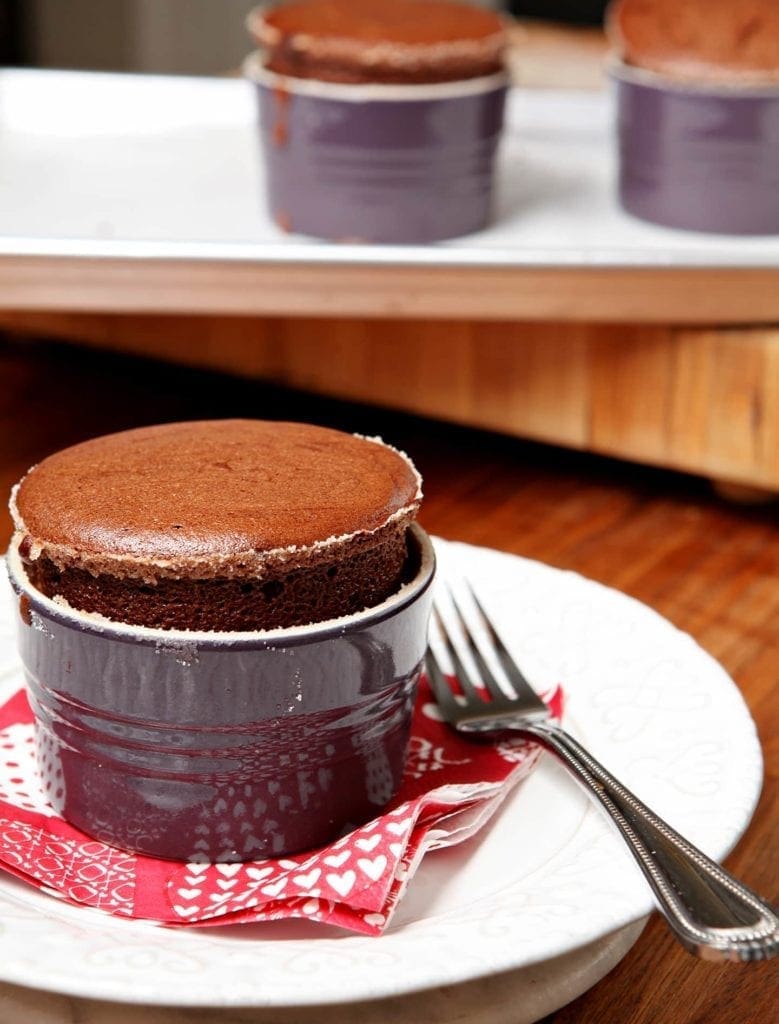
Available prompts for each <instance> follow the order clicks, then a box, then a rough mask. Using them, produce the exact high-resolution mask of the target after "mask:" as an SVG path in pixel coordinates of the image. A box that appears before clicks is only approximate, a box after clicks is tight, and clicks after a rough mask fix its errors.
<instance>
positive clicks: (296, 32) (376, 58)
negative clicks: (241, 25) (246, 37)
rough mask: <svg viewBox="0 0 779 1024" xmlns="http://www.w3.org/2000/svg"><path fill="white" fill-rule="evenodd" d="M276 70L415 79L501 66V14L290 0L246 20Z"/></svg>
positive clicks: (449, 5)
mask: <svg viewBox="0 0 779 1024" xmlns="http://www.w3.org/2000/svg"><path fill="white" fill-rule="evenodd" d="M249 27H250V30H251V31H252V33H253V35H254V36H255V38H256V39H257V41H258V42H259V43H260V45H261V46H262V47H263V48H264V49H265V51H266V66H267V67H268V68H269V69H270V70H271V71H275V72H277V73H278V74H281V75H291V76H293V77H296V78H315V79H319V80H320V81H326V82H344V83H369V82H377V83H395V84H419V83H434V82H446V81H456V80H459V79H467V78H478V77H480V76H482V75H489V74H493V73H495V72H498V71H500V70H501V69H502V66H503V64H502V61H503V50H504V48H505V46H506V28H505V24H504V22H503V20H502V19H501V18H500V17H499V16H498V15H496V14H495V13H494V12H492V11H487V10H484V9H483V8H479V7H475V6H471V5H469V4H467V3H458V2H455V0H392V2H387V0H359V2H355V0H297V2H293V3H287V4H283V5H279V6H277V7H271V8H269V9H268V8H258V9H257V10H256V11H254V12H253V13H252V14H251V15H250V18H249Z"/></svg>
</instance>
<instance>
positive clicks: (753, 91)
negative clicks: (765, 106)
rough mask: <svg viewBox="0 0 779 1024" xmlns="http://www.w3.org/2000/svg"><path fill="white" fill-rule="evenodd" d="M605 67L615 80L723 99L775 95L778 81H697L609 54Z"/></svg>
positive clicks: (689, 94) (778, 88) (778, 85)
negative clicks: (671, 75)
mask: <svg viewBox="0 0 779 1024" xmlns="http://www.w3.org/2000/svg"><path fill="white" fill-rule="evenodd" d="M605 70H606V73H607V75H608V76H609V77H610V78H611V79H612V80H613V81H615V82H624V83H626V84H627V85H642V86H645V87H649V88H653V89H658V90H661V91H663V92H676V93H683V94H685V95H688V96H701V97H707V96H710V97H722V98H723V99H778V100H779V82H778V83H777V84H776V85H771V84H770V83H768V82H766V83H764V84H758V83H756V82H747V83H744V84H739V83H737V82H696V81H692V80H686V79H682V78H671V77H670V76H669V75H663V74H661V73H660V72H658V71H651V70H650V69H649V68H642V67H639V66H638V65H637V64H628V63H626V62H625V61H624V60H622V59H621V58H620V57H617V56H616V55H612V56H610V57H608V58H607V59H606V63H605Z"/></svg>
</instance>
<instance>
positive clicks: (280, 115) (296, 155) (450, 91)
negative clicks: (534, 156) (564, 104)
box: [245, 54, 507, 244]
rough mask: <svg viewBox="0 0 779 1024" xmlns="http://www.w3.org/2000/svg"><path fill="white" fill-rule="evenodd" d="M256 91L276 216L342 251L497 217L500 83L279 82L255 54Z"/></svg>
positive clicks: (494, 79) (286, 226)
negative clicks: (340, 244) (339, 244)
mask: <svg viewBox="0 0 779 1024" xmlns="http://www.w3.org/2000/svg"><path fill="white" fill-rule="evenodd" d="M245 71H246V74H247V77H249V78H250V79H251V81H252V82H253V83H254V85H255V88H256V93H257V101H258V107H259V131H260V139H261V145H262V153H263V158H264V163H265V179H266V190H267V202H268V207H269V211H270V215H271V217H272V218H273V219H274V221H275V222H276V224H278V225H279V227H281V228H282V229H283V230H285V231H290V232H295V233H301V234H306V235H313V236H315V237H317V238H324V239H329V240H331V241H344V242H384V243H403V244H413V243H425V242H433V241H437V240H439V239H444V238H452V237H455V236H458V235H466V234H470V233H471V232H474V231H478V230H479V229H481V228H483V227H484V226H485V225H486V224H487V223H489V221H490V218H491V214H492V194H493V177H494V174H493V171H494V162H495V153H496V150H497V146H498V142H499V139H500V134H501V131H502V127H503V111H504V104H505V97H506V92H507V78H506V76H505V75H503V74H496V75H492V76H489V77H486V78H479V79H468V80H463V81H461V82H445V83H441V84H437V85H398V86H395V85H337V84H332V83H327V82H318V81H312V80H310V79H293V78H290V77H282V76H280V75H276V74H273V73H272V72H270V71H268V70H266V69H265V68H264V67H263V65H262V59H261V55H260V54H253V55H252V56H251V57H250V58H249V59H248V60H247V62H246V64H245Z"/></svg>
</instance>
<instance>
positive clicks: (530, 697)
mask: <svg viewBox="0 0 779 1024" xmlns="http://www.w3.org/2000/svg"><path fill="white" fill-rule="evenodd" d="M470 593H471V597H472V599H473V604H474V606H475V608H474V612H472V613H470V614H467V613H466V611H465V609H464V607H463V605H462V604H460V603H458V601H457V599H456V598H455V596H454V594H452V593H451V592H450V598H451V606H452V611H453V613H454V616H455V620H454V621H455V624H456V625H457V626H458V627H459V630H460V632H461V638H462V642H463V644H464V646H463V650H464V651H467V652H468V653H469V654H470V657H471V659H472V661H473V665H474V666H475V668H476V670H477V673H478V677H480V681H481V686H480V685H479V679H474V677H473V674H472V673H469V671H468V670H467V669H466V666H465V665H464V663H463V660H462V658H461V657H460V655H459V653H458V651H457V648H456V646H455V644H454V643H453V642H452V636H451V633H450V631H447V629H446V627H445V625H444V615H443V614H442V613H441V610H440V606H437V607H436V609H435V611H434V626H435V625H436V623H437V634H438V637H439V639H440V641H441V646H442V653H443V652H444V651H445V654H446V656H447V657H448V659H449V662H450V666H449V669H450V671H451V672H453V673H454V676H455V677H456V679H457V682H458V683H459V686H460V689H461V690H462V693H461V694H456V693H455V692H453V689H452V686H451V685H450V682H449V681H448V679H447V666H446V665H445V664H444V663H443V662H442V660H441V659H440V657H439V655H437V654H436V652H435V651H434V645H433V644H431V645H430V646H429V647H428V651H427V656H426V668H427V675H428V679H429V681H430V685H431V687H432V690H433V693H434V695H435V698H436V701H437V703H438V707H439V710H440V711H441V714H442V715H443V717H444V719H445V720H446V721H447V722H448V723H449V725H451V726H453V727H454V728H455V729H456V730H457V731H458V732H461V733H465V734H470V735H472V736H474V734H478V735H479V736H481V737H484V736H485V734H486V735H487V737H489V735H490V734H498V733H500V732H503V733H505V732H506V730H510V731H511V732H516V733H521V734H523V735H525V736H527V737H529V738H530V739H533V740H536V741H537V742H538V743H540V744H542V745H543V746H544V747H546V748H548V749H549V750H552V751H553V752H554V753H555V754H556V755H557V756H558V757H559V758H560V759H561V760H562V762H563V763H564V764H565V765H566V767H567V768H569V769H570V771H571V772H572V773H573V774H574V775H575V776H576V778H577V779H578V780H579V781H580V782H581V783H582V784H583V785H584V787H585V788H586V789H587V790H588V791H589V793H590V794H591V795H592V796H593V797H594V798H595V799H596V800H597V801H598V802H599V803H600V804H601V806H602V807H603V808H604V809H605V810H606V812H607V814H608V815H609V817H610V818H611V820H612V821H613V823H614V824H615V825H616V827H617V830H618V832H619V833H620V835H621V836H622V838H623V839H624V840H625V842H626V843H627V845H628V848H629V849H630V852H631V853H632V854H633V856H634V857H635V859H636V861H637V862H638V865H639V867H640V868H641V870H642V872H643V873H644V875H645V877H646V879H647V881H648V882H649V885H650V887H651V889H652V891H653V893H654V896H655V899H656V901H657V905H658V909H659V910H660V912H661V913H662V914H663V916H664V917H665V919H666V921H667V922H668V924H669V926H670V928H671V930H672V931H673V932H674V934H675V935H676V937H677V938H678V939H679V941H680V942H681V944H682V945H683V946H684V947H685V948H686V949H688V950H689V951H690V952H691V953H694V954H695V955H696V956H699V957H702V958H703V959H705V960H736V961H739V960H740V961H748V960H767V959H769V958H770V957H772V956H775V955H776V953H777V952H779V918H777V915H776V913H775V912H774V910H773V909H772V907H771V906H769V905H768V904H767V903H766V902H765V901H764V900H763V899H762V898H761V897H760V896H758V895H757V894H756V893H754V892H752V891H751V890H750V889H748V888H747V887H746V886H744V885H742V884H741V882H739V881H737V880H736V879H735V878H733V877H732V875H730V874H728V872H727V871H725V870H724V869H723V868H721V867H720V866H719V865H718V864H717V863H715V861H713V860H711V859H710V858H709V857H707V856H706V854H704V853H702V852H701V851H700V850H698V849H697V848H696V847H695V846H693V845H692V843H690V842H688V841H687V840H686V839H685V838H684V837H683V836H681V835H679V833H678V832H676V831H674V829H672V828H671V827H670V825H668V824H666V822H664V821H663V820H662V819H661V818H659V817H658V816H657V815H656V814H655V813H654V812H653V811H651V810H650V809H649V808H648V807H647V806H646V805H645V804H644V803H642V802H641V801H640V800H639V799H638V798H637V797H636V796H634V795H633V794H632V793H631V792H630V790H628V789H626V787H625V786H623V785H622V783H621V782H619V781H618V780H617V779H616V778H614V776H613V775H612V774H611V773H610V772H608V771H607V770H606V768H604V767H603V765H601V764H600V763H599V762H598V761H596V760H595V758H594V757H592V755H591V754H589V753H588V752H587V751H586V750H585V749H584V747H582V746H581V744H580V743H578V742H577V741H576V740H575V739H574V738H573V737H572V736H570V735H569V734H568V733H567V732H566V731H565V730H564V729H562V728H561V727H560V726H559V725H557V724H556V723H555V722H554V721H553V720H552V718H551V714H550V711H549V708H548V707H547V706H546V704H544V702H543V701H542V700H541V699H540V698H539V697H538V695H537V694H536V692H535V690H534V689H533V688H532V687H531V686H530V684H529V683H528V681H527V680H526V679H525V677H524V676H523V675H522V672H521V671H520V670H519V668H518V666H517V665H516V663H515V662H514V661H513V659H512V657H511V655H510V654H509V652H508V651H507V650H506V647H505V646H504V644H503V641H502V640H501V639H500V637H499V636H498V634H497V633H496V631H495V629H494V627H493V626H492V623H491V622H490V620H489V618H488V617H487V614H486V612H485V611H484V609H483V608H482V606H481V604H480V603H479V600H478V598H477V597H476V595H475V593H474V592H473V589H472V588H471V589H470ZM476 610H477V611H478V616H479V618H480V619H481V625H482V628H481V629H475V628H473V626H470V625H469V624H468V619H469V618H471V619H474V618H475V611H476ZM490 661H493V662H494V664H495V665H499V666H500V667H501V668H502V670H503V673H504V674H505V677H506V680H507V681H508V682H509V683H510V685H511V688H512V689H513V691H514V694H513V695H512V696H508V695H507V693H506V692H505V689H504V687H502V686H501V684H500V682H499V680H498V678H497V677H496V675H495V674H494V673H493V671H492V670H491V669H490V667H489V662H490Z"/></svg>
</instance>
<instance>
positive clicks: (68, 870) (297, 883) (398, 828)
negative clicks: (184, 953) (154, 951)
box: [0, 679, 563, 935]
mask: <svg viewBox="0 0 779 1024" xmlns="http://www.w3.org/2000/svg"><path fill="white" fill-rule="evenodd" d="M547 700H548V703H549V705H550V707H551V708H552V711H553V713H554V714H555V715H556V716H557V717H559V716H560V713H561V710H562V700H563V695H562V691H561V690H560V689H559V688H558V689H556V690H555V691H554V692H553V693H551V694H549V695H547ZM538 755H539V748H538V747H537V746H536V745H535V744H533V743H529V742H527V741H525V740H522V739H519V738H512V739H509V740H506V741H505V742H500V743H497V744H480V743H471V742H468V741H467V740H464V739H462V738H461V737H460V736H458V735H457V734H456V733H455V732H454V731H453V730H451V729H450V728H449V727H448V726H446V725H445V724H444V723H442V722H441V720H440V716H439V714H438V709H437V707H436V705H435V703H434V702H433V700H432V698H431V694H430V690H429V688H428V686H427V682H426V680H424V679H423V680H422V682H421V684H420V689H419V696H418V699H417V704H416V708H415V711H414V720H413V724H412V736H411V742H410V745H409V752H408V757H407V762H406V768H405V773H404V779H403V783H402V786H401V789H400V792H399V793H398V794H397V796H396V797H395V798H394V800H393V801H392V803H391V804H390V805H389V807H388V808H387V809H386V810H385V811H384V813H383V814H381V815H380V816H379V817H377V818H374V819H373V820H372V821H370V822H368V824H367V825H363V826H362V827H361V828H358V829H356V830H355V831H353V832H351V833H349V834H348V835H345V836H343V837H342V838H340V839H338V840H336V841H335V842H333V843H331V844H330V845H329V846H326V847H322V848H320V849H318V850H315V851H309V852H306V853H303V854H296V855H295V856H293V857H284V858H281V859H279V860H263V861H253V862H248V863H245V864H196V863H183V862H182V863H177V862H175V861H169V860H157V859H156V858H154V857H146V856H141V855H136V854H132V853H127V852H125V851H123V850H118V849H115V848H113V847H110V846H106V845H105V844H104V843H100V842H97V841H95V840H94V839H90V838H89V837H88V836H86V835H84V833H82V832H79V831H78V830H77V829H75V828H73V827H72V826H71V825H69V824H68V823H67V822H65V821H63V820H62V819H61V818H59V817H58V816H57V815H56V814H55V813H54V811H53V810H52V809H51V807H50V806H49V805H48V804H47V802H46V800H45V797H44V796H43V793H42V789H41V785H40V781H39V778H38V772H37V768H36V764H35V755H34V746H33V724H32V714H31V712H30V708H29V705H28V703H27V698H26V696H25V694H24V692H23V691H21V690H20V691H19V692H17V693H16V694H15V695H14V696H13V697H12V698H11V699H10V700H8V701H7V702H6V703H5V704H4V705H3V706H2V707H0V868H3V869H5V870H6V871H8V872H10V873H11V874H13V875H16V876H17V877H18V878H21V879H23V880H24V881H25V882H29V883H30V884H31V885H34V886H36V887H37V888H39V889H41V890H42V891H43V892H46V893H48V894H49V895H51V896H54V897H57V898H58V899H64V900H67V901H68V902H70V903H76V904H86V905H88V906H91V907H98V908H99V909H101V910H104V911H107V912H108V913H111V914H116V915H118V916H120V917H134V918H144V919H147V920H152V921H156V922H159V923H162V924H166V925H186V926H189V927H191V926H195V925H202V926H206V925H216V924H237V923H243V922H249V921H272V920H277V919H280V918H292V917H299V918H307V919H308V920H312V921H321V922H325V923H327V924H332V925H339V926H341V927H343V928H348V929H350V930H351V931H357V932H363V933H366V934H369V935H378V934H380V933H381V932H382V931H383V930H384V929H385V928H386V926H387V924H388V923H389V921H390V919H391V917H392V913H393V910H394V908H395V907H396V905H397V903H398V900H399V899H400V898H401V896H402V895H403V892H404V891H405V888H406V886H407V885H408V883H409V880H410V879H411V878H412V877H413V875H414V872H415V871H416V869H417V867H418V865H419V862H420V861H421V859H422V857H423V856H424V854H425V853H427V852H428V851H429V850H435V849H440V848H441V847H444V846H452V845H454V844H455V843H459V842H462V841H463V840H464V839H467V838H468V837H470V836H472V835H473V834H474V833H475V832H477V831H478V829H480V828H481V827H482V826H483V825H484V823H485V822H486V821H487V820H488V819H489V818H490V817H491V815H492V814H493V813H494V812H495V811H496V810H497V808H498V806H499V805H500V803H501V802H502V801H503V799H505V797H506V796H507V795H508V793H509V792H510V791H511V789H512V788H513V786H514V785H516V783H517V782H518V781H519V780H520V779H522V778H524V777H525V776H526V775H527V774H528V773H529V772H530V770H531V769H532V767H533V765H534V764H535V763H536V760H537V758H538Z"/></svg>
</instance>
